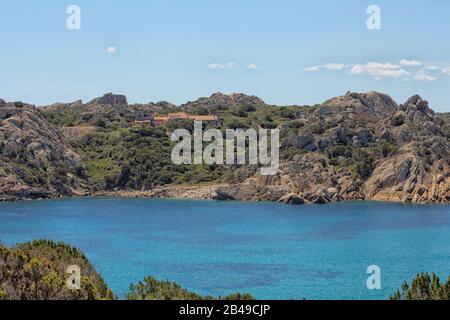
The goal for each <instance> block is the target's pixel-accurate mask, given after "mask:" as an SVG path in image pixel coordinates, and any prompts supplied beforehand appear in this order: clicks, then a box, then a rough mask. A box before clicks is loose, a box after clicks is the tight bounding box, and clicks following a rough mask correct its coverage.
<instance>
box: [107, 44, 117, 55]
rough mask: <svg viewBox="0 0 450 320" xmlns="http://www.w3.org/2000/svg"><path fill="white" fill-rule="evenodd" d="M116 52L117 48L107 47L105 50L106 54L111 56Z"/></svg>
mask: <svg viewBox="0 0 450 320" xmlns="http://www.w3.org/2000/svg"><path fill="white" fill-rule="evenodd" d="M116 52H117V47H113V46H109V47H108V48H106V53H109V54H113V53H116Z"/></svg>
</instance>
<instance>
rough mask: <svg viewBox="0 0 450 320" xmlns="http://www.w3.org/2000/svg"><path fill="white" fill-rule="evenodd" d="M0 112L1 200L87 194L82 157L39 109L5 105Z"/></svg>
mask: <svg viewBox="0 0 450 320" xmlns="http://www.w3.org/2000/svg"><path fill="white" fill-rule="evenodd" d="M0 111H1V113H2V114H3V116H2V117H0V199H6V200H14V199H24V198H26V199H36V198H48V197H60V196H73V195H82V194H85V193H86V190H87V185H86V176H85V172H84V167H83V163H82V161H81V159H80V157H79V156H78V155H77V154H76V153H75V152H74V151H73V150H72V149H71V148H70V147H69V146H68V143H67V141H66V140H65V138H64V136H63V135H62V134H61V132H60V130H59V129H58V128H55V127H53V126H51V125H50V124H49V123H48V121H47V120H46V119H45V117H44V116H43V114H42V113H41V112H40V111H39V110H37V109H36V107H34V106H31V105H26V104H23V103H20V102H16V103H3V104H2V105H0Z"/></svg>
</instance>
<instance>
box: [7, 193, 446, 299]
mask: <svg viewBox="0 0 450 320" xmlns="http://www.w3.org/2000/svg"><path fill="white" fill-rule="evenodd" d="M38 238H48V239H53V240H58V241H64V242H66V243H69V244H71V245H74V246H76V247H78V248H80V249H81V250H83V251H84V252H85V253H86V255H87V256H88V257H89V259H90V260H91V262H92V263H93V264H94V265H95V267H96V268H97V270H99V272H100V273H101V274H102V275H103V276H104V278H105V279H106V281H107V282H108V284H109V285H110V286H111V288H112V289H113V290H114V291H115V292H116V293H117V294H118V295H119V296H121V297H123V296H124V294H125V293H126V291H127V289H128V286H129V284H130V283H131V282H136V281H138V280H141V279H142V278H144V277H145V276H147V275H153V276H155V277H157V278H159V279H169V280H173V281H176V282H178V283H179V284H181V285H182V286H184V287H186V288H189V289H191V290H194V291H197V292H199V293H202V294H212V295H224V294H228V293H231V292H235V291H240V292H249V293H251V294H252V295H254V296H255V297H256V298H259V299H303V298H306V299H385V298H388V297H389V295H390V294H391V293H392V292H393V291H395V290H396V289H397V288H398V287H399V286H400V285H401V283H402V282H403V280H406V279H408V280H409V279H411V278H412V277H413V276H414V275H415V274H416V273H418V272H422V271H430V272H432V271H434V272H437V273H438V274H439V275H440V276H441V277H445V278H446V277H447V275H450V206H449V205H427V206H421V205H406V204H392V203H373V202H347V203H337V204H331V205H323V206H319V205H317V206H316V205H313V206H298V207H295V206H287V205H281V204H275V203H244V202H212V201H185V200H146V199H111V198H87V199H65V200H49V201H35V202H21V203H0V241H2V243H3V244H6V245H12V244H14V243H17V242H24V241H28V240H32V239H38ZM369 265H378V266H380V267H381V272H382V283H381V284H382V290H374V291H371V290H368V289H367V287H366V280H367V277H368V276H369V275H367V274H366V270H367V267H368V266H369Z"/></svg>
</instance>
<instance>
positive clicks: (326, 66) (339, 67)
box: [321, 63, 345, 71]
mask: <svg viewBox="0 0 450 320" xmlns="http://www.w3.org/2000/svg"><path fill="white" fill-rule="evenodd" d="M321 67H322V68H323V69H326V70H330V71H335V70H342V69H344V68H345V64H342V63H327V64H324V65H322V66H321Z"/></svg>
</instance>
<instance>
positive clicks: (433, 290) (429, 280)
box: [391, 273, 450, 300]
mask: <svg viewBox="0 0 450 320" xmlns="http://www.w3.org/2000/svg"><path fill="white" fill-rule="evenodd" d="M449 299H450V277H448V279H447V282H445V283H441V281H440V279H439V277H438V276H437V275H436V274H434V273H433V274H432V275H431V276H430V275H429V274H428V273H421V274H418V275H417V276H416V277H415V278H414V279H413V281H412V283H411V284H408V283H407V282H406V281H405V282H404V283H403V285H402V287H401V289H400V290H398V291H397V292H396V293H395V294H394V295H393V296H392V297H391V300H449Z"/></svg>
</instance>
